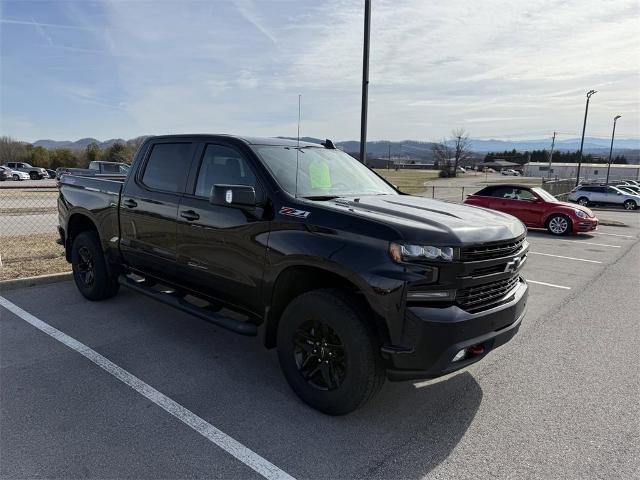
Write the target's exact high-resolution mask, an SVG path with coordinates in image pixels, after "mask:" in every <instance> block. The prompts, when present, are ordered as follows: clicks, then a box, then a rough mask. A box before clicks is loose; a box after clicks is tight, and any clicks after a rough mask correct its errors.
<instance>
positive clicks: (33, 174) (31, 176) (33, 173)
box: [29, 172, 38, 180]
mask: <svg viewBox="0 0 640 480" xmlns="http://www.w3.org/2000/svg"><path fill="white" fill-rule="evenodd" d="M29 178H30V179H31V180H37V179H38V174H37V173H36V172H29Z"/></svg>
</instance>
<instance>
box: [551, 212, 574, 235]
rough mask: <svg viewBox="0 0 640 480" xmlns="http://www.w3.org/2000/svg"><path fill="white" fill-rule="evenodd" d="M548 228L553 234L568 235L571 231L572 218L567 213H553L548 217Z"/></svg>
mask: <svg viewBox="0 0 640 480" xmlns="http://www.w3.org/2000/svg"><path fill="white" fill-rule="evenodd" d="M547 230H549V232H550V233H551V234H553V235H566V234H568V233H569V232H571V220H570V219H569V218H568V217H566V216H565V215H551V216H550V217H549V218H548V219H547Z"/></svg>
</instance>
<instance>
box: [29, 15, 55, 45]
mask: <svg viewBox="0 0 640 480" xmlns="http://www.w3.org/2000/svg"><path fill="white" fill-rule="evenodd" d="M31 20H32V25H33V26H34V27H36V30H37V31H38V33H39V34H40V36H41V37H42V38H44V39H45V41H46V42H47V43H48V44H49V46H53V45H54V43H53V39H52V38H51V36H50V35H49V34H48V33H47V31H46V30H45V27H44V26H43V25H42V24H41V23H37V22H36V21H35V20H34V19H33V17H31Z"/></svg>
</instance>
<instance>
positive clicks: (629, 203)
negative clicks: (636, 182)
mask: <svg viewBox="0 0 640 480" xmlns="http://www.w3.org/2000/svg"><path fill="white" fill-rule="evenodd" d="M623 206H624V209H625V210H635V209H636V208H638V205H637V204H636V202H634V201H633V200H626V201H625V202H624V204H623Z"/></svg>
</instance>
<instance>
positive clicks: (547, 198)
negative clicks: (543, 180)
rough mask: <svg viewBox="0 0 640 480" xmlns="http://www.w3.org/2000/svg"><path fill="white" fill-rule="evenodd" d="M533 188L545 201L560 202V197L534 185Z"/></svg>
mask: <svg viewBox="0 0 640 480" xmlns="http://www.w3.org/2000/svg"><path fill="white" fill-rule="evenodd" d="M531 190H533V192H534V193H535V194H536V195H537V196H538V197H540V198H541V199H542V200H544V201H545V202H552V203H556V202H558V199H557V198H556V197H554V196H553V195H551V194H550V193H549V192H547V191H546V190H543V189H542V188H538V187H534V188H532V189H531Z"/></svg>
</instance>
